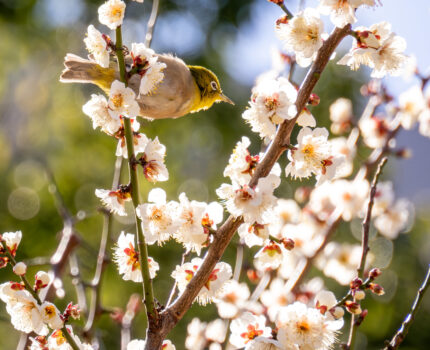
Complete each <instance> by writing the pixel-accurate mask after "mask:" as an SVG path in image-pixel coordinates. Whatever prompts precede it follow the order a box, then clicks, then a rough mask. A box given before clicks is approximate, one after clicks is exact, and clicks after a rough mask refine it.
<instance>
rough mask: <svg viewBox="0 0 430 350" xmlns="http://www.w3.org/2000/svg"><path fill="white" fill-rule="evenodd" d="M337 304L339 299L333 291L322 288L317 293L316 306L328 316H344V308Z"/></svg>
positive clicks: (336, 317) (337, 317)
mask: <svg viewBox="0 0 430 350" xmlns="http://www.w3.org/2000/svg"><path fill="white" fill-rule="evenodd" d="M336 304H337V300H336V296H335V295H334V294H333V292H330V291H327V290H321V291H319V292H318V294H317V295H315V307H316V308H317V309H318V310H320V312H321V313H322V314H323V315H326V316H327V317H330V316H333V317H334V318H335V319H339V318H341V317H343V315H344V313H345V311H344V309H343V308H341V307H340V306H336Z"/></svg>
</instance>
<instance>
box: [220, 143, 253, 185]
mask: <svg viewBox="0 0 430 350" xmlns="http://www.w3.org/2000/svg"><path fill="white" fill-rule="evenodd" d="M250 145H251V141H249V138H247V137H246V136H243V137H242V140H241V141H239V142H238V143H237V144H236V147H235V148H234V150H233V153H232V154H231V156H230V159H229V161H228V165H227V166H226V168H225V170H224V176H226V177H229V178H230V179H231V180H232V181H234V182H236V183H238V184H242V185H244V184H247V183H248V182H249V180H250V179H251V175H252V173H253V170H254V169H255V167H256V166H257V164H258V162H259V160H260V157H259V155H256V156H252V155H251V154H250V152H249V150H248V147H249V146H250Z"/></svg>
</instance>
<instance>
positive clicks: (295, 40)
mask: <svg viewBox="0 0 430 350" xmlns="http://www.w3.org/2000/svg"><path fill="white" fill-rule="evenodd" d="M323 30H324V24H323V21H322V20H321V19H320V16H319V13H318V11H316V10H315V9H313V8H307V9H305V10H304V11H302V12H299V13H298V14H296V15H295V16H294V17H293V18H292V19H291V20H288V21H287V23H282V22H281V23H279V24H278V25H277V26H276V33H277V35H278V37H279V39H281V41H282V42H283V43H284V46H285V49H286V50H287V51H292V52H294V53H295V55H296V60H297V63H298V64H299V65H300V66H302V67H307V66H309V64H311V62H312V61H313V60H314V59H315V57H316V54H317V52H318V50H319V48H320V47H321V46H322V44H323V40H322V37H321V35H322V34H323Z"/></svg>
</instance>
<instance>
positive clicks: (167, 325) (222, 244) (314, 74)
mask: <svg viewBox="0 0 430 350" xmlns="http://www.w3.org/2000/svg"><path fill="white" fill-rule="evenodd" d="M350 28H351V26H350V25H347V26H345V27H344V28H336V29H334V31H333V32H332V34H331V35H330V37H329V38H328V39H327V40H326V41H325V42H324V44H323V46H322V47H321V49H320V50H319V51H318V55H317V58H316V60H315V62H314V64H313V65H312V67H311V68H310V70H309V71H308V73H307V75H306V78H305V80H304V81H303V83H302V85H301V87H300V90H299V92H298V96H297V101H296V106H297V111H298V113H297V115H296V117H295V118H294V119H292V120H287V121H285V122H284V123H283V124H281V125H280V127H279V128H278V131H277V133H276V136H275V139H274V140H273V142H272V144H271V146H270V148H269V149H268V151H267V152H266V154H265V156H264V158H263V159H262V161H261V163H260V164H259V165H258V166H257V168H256V169H255V172H254V174H253V177H252V179H251V181H250V183H249V185H250V186H251V187H254V186H255V185H257V183H258V180H259V179H260V178H262V177H265V176H267V175H268V174H269V173H270V170H271V169H272V167H273V165H274V164H275V163H276V161H277V160H278V159H279V157H280V156H281V155H282V153H283V152H285V150H286V149H287V146H288V144H289V141H290V135H291V131H292V130H293V128H294V125H295V123H296V120H297V118H298V116H299V114H300V112H301V111H302V110H303V108H304V107H305V105H306V103H307V101H308V100H309V97H310V95H311V93H312V90H313V88H314V87H315V85H316V83H317V82H318V80H319V78H320V77H321V73H322V72H323V70H324V68H325V66H326V65H327V63H328V61H329V59H330V57H331V55H332V54H333V52H334V50H335V49H336V47H337V46H338V44H339V43H340V41H341V40H342V39H343V38H344V37H345V36H346V35H348V33H349V31H350ZM242 223H243V218H241V217H239V218H234V217H232V216H230V217H229V218H228V219H227V221H226V222H225V223H224V224H223V225H222V226H221V227H220V228H219V229H218V230H217V233H216V235H215V237H214V241H213V242H212V243H211V245H210V247H209V249H208V252H207V254H206V256H205V259H204V262H203V264H202V265H201V267H200V268H199V270H198V271H197V273H196V275H195V276H194V277H193V278H192V280H191V281H190V282H189V284H188V285H187V288H186V289H185V291H184V292H183V293H182V295H180V296H179V297H178V298H177V300H176V301H175V302H174V303H173V304H172V305H171V306H170V307H169V308H167V309H166V310H164V311H163V312H161V313H160V318H161V320H160V321H161V322H160V323H159V324H160V327H159V328H158V329H157V330H153V329H151V327H150V328H149V330H148V333H147V337H146V346H145V349H147V350H155V349H160V347H161V344H162V341H163V339H164V337H165V336H166V335H167V334H168V333H169V332H170V330H171V329H172V328H173V327H174V326H175V325H176V324H177V323H178V322H179V320H180V319H181V318H182V317H183V316H184V315H185V313H186V312H187V310H188V309H189V308H190V307H191V305H192V303H193V301H194V299H195V297H196V296H197V294H198V293H199V291H200V289H201V288H202V286H203V285H204V284H205V283H206V281H207V279H208V277H209V275H210V273H211V272H212V270H213V268H214V267H215V264H216V263H217V262H218V261H219V260H220V258H221V256H222V255H223V253H224V250H225V249H226V248H227V246H228V244H229V243H230V241H231V239H232V237H233V235H234V233H235V232H236V230H237V229H238V227H239V226H240V224H242Z"/></svg>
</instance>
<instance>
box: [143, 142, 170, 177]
mask: <svg viewBox="0 0 430 350" xmlns="http://www.w3.org/2000/svg"><path fill="white" fill-rule="evenodd" d="M138 148H139V149H141V148H140V147H138ZM135 153H137V152H135ZM165 156H166V146H164V145H163V144H161V143H160V141H158V137H156V138H155V139H154V140H149V141H148V142H147V143H146V145H145V147H144V150H143V154H142V157H141V158H140V161H141V164H142V167H143V174H144V175H145V178H146V179H147V180H148V181H150V182H158V181H167V180H168V179H169V172H168V170H167V167H166V165H165V164H164V157H165Z"/></svg>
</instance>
